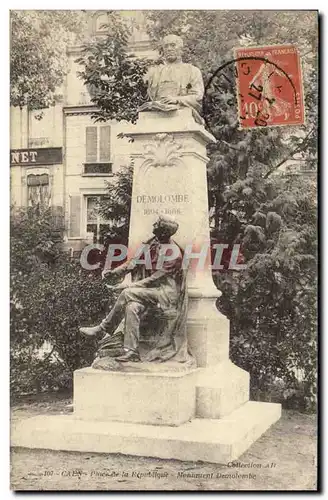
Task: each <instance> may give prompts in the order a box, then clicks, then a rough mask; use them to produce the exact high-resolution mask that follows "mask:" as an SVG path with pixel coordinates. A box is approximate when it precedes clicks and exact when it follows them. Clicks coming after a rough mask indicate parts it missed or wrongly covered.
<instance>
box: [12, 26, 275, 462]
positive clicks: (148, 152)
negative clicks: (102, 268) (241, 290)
mask: <svg viewBox="0 0 328 500" xmlns="http://www.w3.org/2000/svg"><path fill="white" fill-rule="evenodd" d="M163 51H164V57H165V64H163V65H158V66H155V67H154V68H151V69H150V71H149V73H148V74H147V76H146V79H147V81H148V89H149V91H148V93H149V102H147V103H145V104H144V105H143V106H142V108H141V110H140V113H139V120H138V122H137V124H136V125H135V126H131V129H130V131H129V132H128V134H127V135H128V136H129V137H130V138H132V139H133V143H132V145H131V156H132V157H133V159H134V178H133V192H132V207H131V218H130V234H129V251H131V253H132V254H133V253H134V251H135V249H136V248H137V247H139V245H140V243H141V242H145V241H149V237H150V233H151V228H152V227H154V228H156V225H158V223H159V221H160V220H164V221H165V220H166V221H167V220H168V219H167V218H168V217H169V218H174V220H175V221H176V226H175V227H174V228H172V227H171V231H169V232H168V233H170V234H169V236H168V237H171V236H172V235H174V241H175V243H176V245H177V246H178V247H179V248H180V249H182V251H183V252H184V254H186V253H187V254H188V255H189V257H190V261H192V258H193V257H198V258H197V261H198V266H196V265H192V263H191V264H190V266H189V268H188V271H187V272H186V276H183V277H181V275H180V278H179V279H180V282H179V283H180V285H179V286H180V293H181V294H182V295H181V297H182V298H183V300H182V302H183V304H186V309H185V315H182V316H181V317H182V318H183V319H184V320H183V321H182V322H180V323H179V328H177V329H172V328H171V329H170V328H168V329H166V330H165V326H164V331H168V332H171V333H170V335H169V337H170V341H172V342H173V344H174V342H175V339H176V338H180V339H184V340H187V343H188V345H186V344H185V343H183V345H184V351H183V352H184V356H183V357H182V358H181V359H178V360H176V359H174V353H173V356H171V357H169V358H166V359H163V357H161V355H159V356H157V357H156V356H155V357H153V358H151V357H150V359H149V358H148V359H147V358H143V355H142V353H141V351H140V350H139V344H138V342H137V343H136V341H135V339H136V338H137V337H138V336H139V333H140V331H139V324H141V314H142V313H143V312H144V311H145V310H148V311H149V310H150V311H151V308H150V307H148V306H147V307H146V306H145V301H144V300H140V290H139V291H138V294H139V295H138V294H137V295H138V297H139V299H138V300H136V295H133V293H135V290H136V288H135V287H137V288H138V286H140V281H142V280H147V279H148V278H147V277H146V278H144V277H141V280H140V277H139V278H138V277H136V278H132V281H131V282H129V281H125V282H124V285H123V286H122V285H121V286H122V290H121V293H120V295H119V297H118V299H117V303H116V306H115V307H116V310H115V311H116V312H115V314H117V316H115V317H116V320H115V321H116V322H115V321H113V314H112V312H111V313H110V314H112V315H111V316H110V318H109V319H108V318H107V323H106V321H105V323H102V325H103V327H104V326H105V327H104V328H100V326H101V325H97V326H96V328H94V327H92V328H90V329H84V330H85V331H84V333H85V334H94V335H99V340H100V346H99V347H100V350H101V349H105V347H106V346H107V348H108V347H109V349H108V350H109V351H110V350H111V349H112V350H113V352H112V353H111V352H107V353H105V356H104V359H106V362H102V361H101V360H102V358H101V357H100V358H99V357H98V359H97V360H96V361H95V363H94V365H93V367H90V368H84V369H80V370H77V371H76V372H75V374H74V413H73V415H72V416H56V417H52V416H47V417H44V416H42V417H35V418H30V419H28V421H25V422H22V423H20V424H18V425H17V426H14V428H13V431H12V442H13V443H14V445H16V446H26V447H31V448H38V447H40V448H50V449H61V450H74V451H78V450H79V451H92V452H106V453H125V454H132V455H138V456H150V457H160V458H167V459H179V460H186V461H187V460H191V461H197V460H202V461H207V462H214V463H227V462H229V461H231V460H234V459H236V458H238V457H239V456H240V455H241V454H242V453H243V452H244V451H245V450H246V449H247V448H248V447H249V446H250V445H251V444H252V443H253V442H254V441H255V440H256V439H257V438H258V437H259V436H260V435H261V434H263V432H265V431H266V430H267V429H268V428H269V427H270V425H272V424H273V423H274V422H276V421H277V420H278V419H279V417H280V413H281V407H280V405H279V404H272V403H260V402H251V401H249V374H248V373H247V372H245V371H244V370H242V369H240V368H239V367H237V366H236V365H234V364H233V363H232V362H231V361H230V360H229V321H228V320H227V318H226V317H225V316H223V315H222V314H221V313H220V312H219V311H218V310H217V308H216V306H215V302H216V300H217V298H218V297H219V296H220V291H219V290H218V289H217V288H216V287H215V285H214V283H213V280H212V274H211V267H210V254H209V243H210V233H209V222H208V195H207V178H206V164H207V161H208V158H207V155H206V146H207V145H208V144H209V143H210V142H213V141H215V139H214V137H213V136H212V135H211V134H210V133H209V132H207V131H206V130H205V128H204V126H203V121H202V118H201V116H200V108H201V106H200V105H201V100H202V96H203V91H204V90H203V83H202V77H201V73H200V71H199V69H198V68H195V67H194V66H192V65H190V64H185V63H183V62H182V60H181V53H182V40H181V38H179V37H176V36H174V35H170V36H167V37H165V38H164V40H163ZM167 224H168V225H170V224H169V223H167ZM172 224H173V223H172ZM173 225H174V224H173ZM164 226H165V223H164ZM172 231H173V232H172ZM154 235H155V237H156V231H155V233H154ZM157 237H158V235H157ZM161 237H162V236H161V235H160V238H161ZM160 238H159V239H160ZM156 245H157V243H156ZM204 248H205V249H207V251H206V252H205V253H204V250H203V249H204ZM200 252H202V253H201V256H202V257H201V259H200V258H199V256H200ZM200 260H202V262H200ZM199 264H201V265H199ZM171 271H172V270H171ZM171 271H170V272H171ZM175 272H176V270H175ZM152 276H153V273H150V278H151V277H152ZM170 276H171V277H170V279H171V280H172V279H173V280H174V279H177V275H176V274H175V275H174V276H175V277H174V278H172V274H170ZM184 278H185V282H184V281H183V280H184ZM165 279H167V276H166V278H165ZM181 280H182V281H181ZM138 283H139V285H138ZM148 283H149V282H148ZM143 284H144V283H143ZM171 285H172V286H173V287H176V283H175V285H174V284H173V282H171ZM119 286H120V285H118V288H119ZM141 288H142V284H141ZM146 288H147V286H146V287H145V289H146ZM151 288H156V292H158V290H159V285H158V283H157V284H155V283H154V279H153V281H152V284H151ZM175 289H176V288H175ZM118 291H120V290H118ZM185 292H187V293H185ZM129 294H130V295H129ZM131 294H132V295H131ZM128 298H129V300H128ZM187 301H188V302H187ZM135 302H136V303H137V305H135V304H134V303H135ZM159 302H160V301H159ZM128 303H130V305H129V306H128V305H127V304H128ZM131 303H132V304H134V305H133V306H132V305H131ZM148 305H149V304H148ZM152 305H153V304H152ZM160 305H161V306H162V305H163V304H162V303H160ZM179 307H180V308H181V307H182V305H181V304H180V305H179V306H178V301H176V302H175V303H174V307H173V320H174V317H176V316H177V315H178V316H179V311H180V312H181V311H182V309H179ZM162 309H163V308H162ZM164 309H165V307H164ZM171 309H172V308H171ZM118 310H119V314H118ZM129 315H130V317H129ZM131 315H132V316H133V318H134V320H136V318H137V322H138V328H137V330H133V328H135V325H134V327H133V325H132V327H131V324H132V323H133V321H132V323H131ZM174 315H175V316H174ZM169 316H170V315H168V317H167V318H164V324H166V325H167V324H169V321H170V320H172V316H171V319H170V317H169ZM122 318H123V320H124V329H125V331H124V335H122V333H121V341H118V343H117V345H115V339H116V340H117V337H115V335H116V334H117V332H114V327H116V326H119V325H117V323H118V322H119V321H120V320H121V319H122ZM165 322H166V323H165ZM106 325H107V326H108V325H110V328H107V330H106ZM151 325H152V329H153V330H154V331H153V338H154V340H155V341H158V340H161V339H162V340H163V339H164V340H165V342H166V341H167V338H168V337H165V335H162V330H161V331H160V329H159V325H160V320H159V319H158V318H155V316H153V322H152V323H151ZM135 331H137V332H138V334H137V335H135V333H133V332H135ZM131 332H132V333H131ZM172 332H173V333H172ZM113 333H114V336H113ZM106 334H107V336H106ZM119 334H120V331H119V328H118V335H119ZM104 335H105V337H104ZM176 335H177V337H176ZM131 336H132V337H133V339H134V340H133V339H132V341H131V338H132V337H131ZM101 337H102V338H101ZM102 339H103V340H102ZM137 340H138V338H137ZM138 341H139V340H138ZM120 342H121V343H120ZM165 342H164V344H162V345H161V346H160V347H161V348H160V349H159V353H163V352H164V351H165V349H164V351H163V346H165V345H167V342H166V344H165ZM173 344H172V345H173ZM181 345H182V344H181ZM133 346H134V347H133ZM115 347H119V348H121V347H123V350H124V348H126V350H125V352H123V354H121V353H120V352H118V353H116V352H114V351H115V349H114V348H115ZM171 347H172V346H171ZM150 352H151V350H150ZM176 352H178V350H176ZM131 353H132V354H131ZM127 354H128V355H127ZM171 354H172V351H171ZM189 356H190V357H189Z"/></svg>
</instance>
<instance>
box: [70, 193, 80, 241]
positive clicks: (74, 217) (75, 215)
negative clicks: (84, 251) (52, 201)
mask: <svg viewBox="0 0 328 500" xmlns="http://www.w3.org/2000/svg"><path fill="white" fill-rule="evenodd" d="M80 219H81V197H80V196H71V197H70V213H69V233H70V236H71V237H72V238H76V237H79V236H81V234H80V233H81V223H80Z"/></svg>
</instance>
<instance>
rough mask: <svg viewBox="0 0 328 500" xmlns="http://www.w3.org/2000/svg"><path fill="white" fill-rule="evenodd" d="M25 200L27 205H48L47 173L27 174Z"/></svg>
mask: <svg viewBox="0 0 328 500" xmlns="http://www.w3.org/2000/svg"><path fill="white" fill-rule="evenodd" d="M27 201H28V205H29V206H37V205H39V206H42V207H47V206H49V202H50V192H49V175H48V174H29V175H28V176H27Z"/></svg>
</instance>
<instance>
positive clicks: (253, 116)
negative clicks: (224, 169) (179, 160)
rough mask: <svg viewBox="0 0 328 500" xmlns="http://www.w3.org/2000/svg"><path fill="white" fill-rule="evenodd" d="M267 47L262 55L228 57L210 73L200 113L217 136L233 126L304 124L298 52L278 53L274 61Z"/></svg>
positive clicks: (242, 127)
mask: <svg viewBox="0 0 328 500" xmlns="http://www.w3.org/2000/svg"><path fill="white" fill-rule="evenodd" d="M269 49H270V48H267V49H266V50H265V51H263V52H264V56H263V57H262V56H254V55H252V56H248V55H243V56H241V57H236V58H234V59H232V60H229V61H227V62H225V63H224V64H222V65H221V66H220V67H219V68H218V69H217V70H216V71H215V72H214V73H213V74H212V75H211V77H210V79H209V81H208V83H207V85H206V87H205V92H204V97H203V113H204V119H205V123H206V125H207V128H208V129H209V130H210V131H211V132H212V134H213V135H214V136H215V137H216V138H218V139H219V138H220V137H221V136H222V133H223V134H224V135H227V131H228V130H229V128H230V129H232V128H234V127H236V126H237V127H238V128H239V129H240V130H243V129H249V128H255V127H267V126H282V125H301V124H303V123H304V109H303V98H302V86H301V73H300V64H299V56H298V52H297V51H296V49H294V50H295V52H291V51H290V52H289V53H288V58H287V57H285V58H284V57H283V56H284V54H282V55H281V54H278V56H279V57H276V59H278V60H274V59H275V58H274V57H270V55H271V54H272V51H271V52H269ZM290 50H291V49H290ZM275 52H278V50H277V49H276V50H275ZM291 56H293V57H291ZM228 135H229V134H228Z"/></svg>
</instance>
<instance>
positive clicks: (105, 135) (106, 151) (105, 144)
mask: <svg viewBox="0 0 328 500" xmlns="http://www.w3.org/2000/svg"><path fill="white" fill-rule="evenodd" d="M99 161H104V162H109V161H110V127H109V126H106V127H100V153H99Z"/></svg>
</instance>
